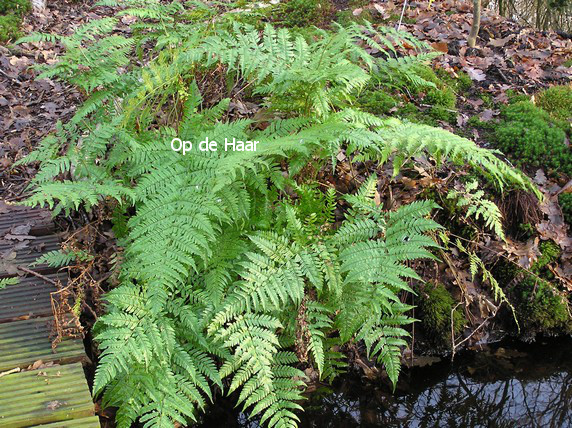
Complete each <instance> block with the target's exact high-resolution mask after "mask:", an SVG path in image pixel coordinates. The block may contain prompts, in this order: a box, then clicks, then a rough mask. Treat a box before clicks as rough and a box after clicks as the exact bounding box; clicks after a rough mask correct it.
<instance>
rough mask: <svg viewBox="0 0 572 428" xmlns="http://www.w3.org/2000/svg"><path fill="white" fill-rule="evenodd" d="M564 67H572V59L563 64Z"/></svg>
mask: <svg viewBox="0 0 572 428" xmlns="http://www.w3.org/2000/svg"><path fill="white" fill-rule="evenodd" d="M562 65H563V66H564V67H572V58H570V59H569V60H566V61H565V62H564V63H563V64H562Z"/></svg>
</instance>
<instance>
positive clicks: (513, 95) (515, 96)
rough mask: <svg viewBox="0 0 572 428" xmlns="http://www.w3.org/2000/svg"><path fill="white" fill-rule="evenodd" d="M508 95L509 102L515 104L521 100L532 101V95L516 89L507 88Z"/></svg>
mask: <svg viewBox="0 0 572 428" xmlns="http://www.w3.org/2000/svg"><path fill="white" fill-rule="evenodd" d="M506 96H507V98H508V102H509V104H515V103H518V102H520V101H530V97H529V96H528V95H526V94H523V93H522V92H517V91H515V90H514V89H507V91H506Z"/></svg>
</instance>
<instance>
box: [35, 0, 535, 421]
mask: <svg viewBox="0 0 572 428" xmlns="http://www.w3.org/2000/svg"><path fill="white" fill-rule="evenodd" d="M106 4H112V2H110V1H108V2H106ZM126 5H127V7H128V9H126V10H124V11H123V12H120V14H128V15H130V16H132V17H136V18H137V19H136V21H135V22H134V23H133V24H132V27H133V29H134V30H135V33H136V35H137V36H136V37H135V38H134V39H129V40H127V41H126V40H123V39H120V38H119V39H118V38H117V36H115V35H113V34H112V27H113V24H114V22H115V21H114V19H115V18H111V19H110V20H106V21H104V22H102V25H100V26H98V25H97V23H89V24H87V26H85V27H82V28H81V29H80V30H78V32H77V33H76V34H75V35H72V36H69V37H68V38H67V39H62V42H63V43H64V44H65V45H66V46H67V47H68V50H67V51H66V54H65V55H64V56H63V57H62V58H61V59H60V62H59V63H57V64H55V65H54V66H53V67H52V68H50V69H48V70H47V71H46V72H45V73H47V74H45V75H48V76H51V77H57V78H60V79H64V80H67V81H69V82H71V83H76V84H78V85H80V87H81V88H82V89H83V90H84V91H85V92H86V94H87V99H86V101H85V103H84V105H83V106H82V107H80V109H79V110H78V111H77V113H76V114H75V116H74V117H73V118H72V119H71V120H70V122H68V123H66V124H62V125H59V126H58V129H57V132H56V133H55V134H53V135H51V136H50V137H48V138H47V139H46V140H44V141H43V142H42V143H41V144H40V146H39V148H38V150H37V151H35V152H33V153H32V154H31V155H30V156H29V157H28V158H27V159H26V160H24V162H35V161H39V162H40V172H39V174H38V176H37V177H36V179H35V181H34V182H33V183H32V188H31V196H30V197H29V199H28V200H27V201H26V203H27V204H28V205H38V204H47V205H49V206H50V207H54V208H55V209H56V210H73V209H77V208H78V207H80V206H84V207H86V208H88V209H89V208H90V207H92V206H94V205H96V204H102V203H107V202H113V205H114V206H115V207H116V208H115V214H114V219H115V228H114V231H115V232H116V234H117V237H118V239H119V240H120V244H121V245H122V247H123V248H124V251H123V254H122V255H121V257H118V258H117V260H118V264H117V269H118V273H119V275H118V277H119V281H120V285H119V286H118V287H116V288H114V289H113V290H111V291H110V292H109V293H108V295H107V296H106V302H107V313H106V314H105V315H103V316H102V317H100V319H99V321H98V323H97V324H96V326H95V337H96V340H97V341H98V343H99V347H100V350H101V351H102V353H101V356H100V361H99V365H98V368H97V371H96V375H95V381H94V393H95V394H96V395H102V396H103V403H104V405H106V406H107V405H109V406H115V407H117V408H118V412H117V424H118V426H119V427H129V426H131V424H133V423H134V422H135V421H139V422H140V423H141V424H143V426H145V427H173V426H175V425H176V424H181V425H185V424H187V423H188V422H189V421H193V420H196V419H197V415H198V412H199V411H201V410H202V409H204V408H205V407H206V406H207V404H208V402H209V401H212V399H213V396H214V392H215V391H217V390H223V391H225V392H226V393H233V392H236V394H237V400H238V403H239V404H241V405H242V406H243V407H244V408H245V409H246V410H247V411H248V412H249V414H250V415H251V416H259V417H260V419H261V421H262V422H263V423H265V424H267V425H269V426H295V425H296V423H297V420H298V416H297V412H298V411H299V410H301V407H300V404H299V402H300V400H301V399H302V395H301V394H302V389H303V386H304V384H305V376H304V373H303V372H302V371H301V370H300V368H302V367H304V366H308V367H313V368H315V369H316V370H317V371H318V373H319V375H320V376H321V377H322V378H324V379H329V380H331V379H333V378H334V377H335V376H336V375H337V374H338V373H339V372H340V370H343V366H344V365H345V362H344V358H343V355H342V354H341V353H340V352H339V351H338V350H337V349H339V348H342V347H343V346H344V345H346V344H348V343H352V342H359V343H363V344H364V345H365V349H366V350H367V353H368V355H369V356H370V358H372V359H376V360H377V361H378V362H379V363H380V364H381V365H383V366H384V367H385V369H386V371H387V373H388V375H389V377H390V379H391V380H392V382H393V383H394V384H395V382H396V380H397V377H398V374H399V370H400V356H401V349H402V348H403V346H405V345H406V340H405V338H406V337H407V330H406V326H407V325H408V324H410V323H411V322H412V321H413V320H412V319H411V318H410V317H409V316H408V315H407V313H408V311H409V309H410V307H409V306H408V305H405V304H403V303H402V301H401V299H400V298H399V296H400V294H401V293H406V292H411V289H410V288H409V286H408V280H412V279H414V280H419V279H420V278H419V277H418V276H417V274H416V273H415V271H414V270H413V269H411V268H410V267H409V266H407V262H408V261H411V260H413V259H418V258H431V257H433V256H432V253H431V251H430V250H431V248H432V247H435V245H436V244H435V243H434V241H433V240H431V239H430V238H429V237H428V236H426V233H427V232H429V231H432V230H435V229H437V228H438V225H437V224H436V223H435V222H433V221H432V220H431V219H430V218H428V215H429V213H430V212H431V211H432V210H433V209H434V208H435V206H434V204H433V203H431V202H414V203H411V204H409V205H406V206H403V207H402V208H400V209H399V210H397V211H394V212H384V211H383V210H382V209H380V207H378V206H377V205H376V203H375V198H374V195H375V191H376V185H377V179H376V177H375V176H371V177H370V178H369V179H368V180H366V181H365V183H363V185H362V186H361V188H360V190H359V191H358V193H357V194H348V195H337V194H336V192H335V191H334V190H333V189H332V190H328V191H327V192H325V193H324V194H323V196H322V195H320V194H319V193H316V192H320V190H318V187H317V186H316V184H315V183H304V182H303V181H304V177H303V174H301V171H302V169H303V167H304V166H305V165H307V164H308V163H309V162H312V161H315V160H319V162H324V163H325V162H332V163H333V164H335V160H336V155H337V154H338V152H339V150H340V149H344V150H345V153H346V154H347V155H348V156H349V157H350V160H352V161H355V160H360V159H374V160H377V161H379V162H387V161H392V162H393V164H394V165H395V169H396V171H397V170H398V169H399V168H400V167H401V166H402V165H403V164H404V163H405V162H409V161H411V160H412V159H414V158H415V156H417V154H419V153H420V152H423V153H424V154H426V155H427V156H430V157H433V158H434V159H435V160H437V161H446V160H451V161H453V162H462V163H468V164H470V165H471V166H473V167H474V168H475V169H476V170H477V171H480V172H482V173H483V174H484V175H486V176H488V177H490V178H491V180H492V181H493V182H495V183H496V184H497V185H498V186H499V187H502V186H506V185H517V186H520V187H524V188H529V189H531V188H532V186H531V185H530V183H529V182H528V181H527V180H526V179H525V177H524V176H522V175H521V174H520V173H518V172H517V171H515V170H513V169H512V168H510V167H509V166H507V165H506V164H504V163H503V162H502V161H500V160H499V159H497V158H496V157H495V156H494V154H493V153H492V152H490V151H487V150H484V149H480V148H478V147H477V146H476V145H475V144H474V143H472V142H471V141H469V140H466V139H463V138H461V137H457V136H455V135H453V134H451V133H448V132H446V131H444V130H436V129H434V128H430V127H422V126H417V125H412V124H404V123H401V122H399V121H395V120H391V121H383V120H380V119H379V118H377V117H375V116H372V115H369V114H367V113H364V112H361V111H359V110H355V109H352V108H351V105H352V100H353V98H352V97H355V95H356V93H357V92H358V91H359V88H360V87H361V86H363V85H364V84H365V83H366V82H367V80H368V79H369V76H370V74H371V73H372V72H373V71H375V70H378V69H380V68H383V67H384V66H385V67H390V66H393V65H392V64H394V60H391V58H394V57H396V55H395V54H396V52H397V50H398V49H399V46H400V45H404V44H407V45H408V46H414V47H415V49H417V50H418V51H419V52H422V51H424V50H425V49H426V46H425V45H424V44H422V43H420V42H417V41H415V40H414V39H413V38H412V37H411V36H410V35H408V34H405V33H401V32H396V31H395V30H392V29H375V28H373V27H372V26H371V25H366V26H365V27H363V26H358V25H356V24H353V25H352V26H350V27H347V28H344V27H338V28H336V29H335V30H334V31H332V32H321V33H320V35H319V37H318V38H317V39H316V40H314V41H312V42H307V41H305V40H304V39H303V38H302V37H300V36H298V37H296V36H294V35H292V34H291V33H290V32H289V31H288V30H286V29H280V30H276V29H274V28H273V27H271V26H266V28H265V29H264V31H262V32H260V31H258V30H256V29H255V28H253V27H250V26H247V25H243V24H237V23H236V22H234V21H232V19H222V18H221V20H220V21H219V22H220V26H212V25H211V23H210V22H207V23H203V22H202V18H204V17H205V16H207V15H208V16H213V15H214V13H213V12H212V11H211V12H206V11H205V10H204V7H203V6H200V7H199V6H198V7H197V8H195V9H190V10H187V9H184V11H185V13H183V12H181V16H183V15H184V16H185V19H179V18H176V17H173V13H172V12H173V10H181V11H183V9H180V8H181V7H182V6H180V5H178V4H176V3H171V4H166V3H164V2H159V1H158V0H130V1H129V2H128V3H126ZM187 12H188V13H187ZM169 29H174V30H175V31H173V32H172V33H171V32H170V31H168V30H169ZM177 29H178V30H177ZM181 29H184V31H181ZM169 34H171V36H169ZM50 37H51V36H46V35H33V36H30V37H29V38H27V39H26V40H49V39H50ZM144 45H145V46H147V47H149V45H151V49H150V50H147V51H144V50H143V49H142V48H143V46H144ZM372 48H373V49H375V50H376V51H378V52H380V56H379V57H373V56H371V55H370V54H369V53H368V52H369V51H370V50H371V49H372ZM138 54H139V58H142V55H145V61H144V62H143V64H144V65H141V63H139V62H138V61H136V60H135V59H134V58H137V55H138ZM84 55H85V56H86V57H87V59H89V61H90V62H89V63H85V62H84V61H85V59H84ZM103 57H106V58H107V59H108V62H103V61H101V58H103ZM425 59H426V58H423V57H421V58H420V59H419V61H425ZM411 61H412V62H414V59H412V60H411ZM205 71H211V72H218V73H222V75H223V77H224V79H226V80H227V81H229V82H231V84H232V86H233V87H240V89H239V92H248V91H251V94H252V97H254V99H256V100H257V101H258V102H259V103H260V104H261V105H262V106H263V107H264V111H265V112H266V114H264V115H261V116H262V117H263V118H262V119H261V118H259V117H256V116H254V117H250V118H247V119H244V118H236V117H233V116H232V115H231V114H230V113H229V106H230V103H231V98H230V97H233V96H237V95H236V93H233V92H229V93H228V94H226V95H228V97H227V98H223V99H222V100H217V101H216V102H211V101H210V100H205V99H204V97H203V96H204V95H208V94H202V93H201V87H200V82H198V79H197V76H198V75H200V74H201V73H204V72H205ZM174 137H178V138H180V139H181V140H185V141H192V142H194V143H195V144H196V143H198V142H199V141H202V140H204V139H205V138H207V137H208V138H209V139H211V140H216V141H223V140H224V138H232V137H234V138H236V139H240V140H243V141H246V140H251V141H254V140H256V141H260V144H259V146H258V149H257V151H250V152H246V151H243V152H239V151H225V150H222V149H219V150H217V151H200V150H196V149H195V150H193V151H191V153H187V155H183V154H182V153H177V152H174V151H173V150H172V149H171V147H170V144H169V143H170V141H171V140H172V139H173V138H174ZM311 189H313V190H311ZM292 191H294V192H295V193H297V195H296V197H294V196H292V195H291V193H292ZM312 193H313V194H314V196H316V197H315V198H312V197H308V196H304V195H308V194H312ZM312 199H315V201H312V202H309V201H311V200H312ZM342 200H345V202H344V205H343V206H349V207H350V208H344V210H345V212H344V216H345V219H344V220H343V221H342V222H341V224H340V222H339V221H338V220H339V219H338V218H337V217H338V215H337V214H335V212H336V211H337V210H338V209H341V208H342V204H341V203H340V202H341V201H342ZM68 256H69V257H71V256H72V254H58V255H57V256H56V255H52V256H50V259H49V260H52V261H53V263H56V262H57V263H59V262H60V261H61V260H60V258H63V257H68ZM73 257H76V258H77V257H78V255H77V254H73Z"/></svg>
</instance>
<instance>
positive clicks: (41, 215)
mask: <svg viewBox="0 0 572 428" xmlns="http://www.w3.org/2000/svg"><path fill="white" fill-rule="evenodd" d="M53 231H54V223H53V222H52V215H51V214H50V212H49V211H48V210H41V209H34V208H30V207H24V206H18V205H7V204H6V203H4V202H2V201H0V239H2V238H4V236H5V235H6V234H9V233H16V234H22V232H25V234H28V235H35V236H38V235H47V234H49V233H52V232H53Z"/></svg>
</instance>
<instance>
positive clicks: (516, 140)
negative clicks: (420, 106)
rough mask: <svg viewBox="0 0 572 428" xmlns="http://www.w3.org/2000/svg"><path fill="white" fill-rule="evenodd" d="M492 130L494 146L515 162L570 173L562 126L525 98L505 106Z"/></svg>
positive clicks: (570, 160) (569, 153)
mask: <svg viewBox="0 0 572 428" xmlns="http://www.w3.org/2000/svg"><path fill="white" fill-rule="evenodd" d="M502 118H503V121H502V122H501V123H500V124H499V126H498V128H497V129H496V132H495V139H496V142H497V145H498V147H499V148H500V149H501V150H502V151H503V152H504V153H505V154H507V155H508V156H510V157H512V158H513V159H514V160H516V161H517V163H520V164H521V165H526V166H530V167H534V168H546V167H548V168H550V169H552V170H553V172H561V173H564V174H567V175H572V151H571V150H570V148H569V147H568V146H567V145H566V133H565V132H564V128H565V125H564V124H563V123H562V122H561V121H556V120H554V119H553V118H552V117H551V116H550V115H549V114H548V113H547V112H545V111H544V110H542V109H541V108H539V107H537V106H535V105H534V104H532V103H531V102H528V101H520V102H517V103H515V104H512V105H509V106H507V107H506V108H505V109H504V110H503V112H502Z"/></svg>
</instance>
